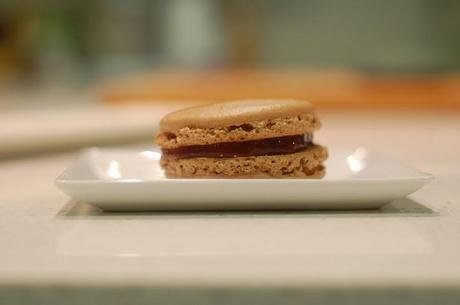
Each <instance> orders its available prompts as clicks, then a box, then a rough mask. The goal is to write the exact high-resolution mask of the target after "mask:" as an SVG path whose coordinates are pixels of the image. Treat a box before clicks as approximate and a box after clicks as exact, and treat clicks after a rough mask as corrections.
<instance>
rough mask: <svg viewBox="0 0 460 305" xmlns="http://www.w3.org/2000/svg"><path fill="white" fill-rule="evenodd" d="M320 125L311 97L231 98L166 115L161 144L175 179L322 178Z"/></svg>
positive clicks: (324, 151)
mask: <svg viewBox="0 0 460 305" xmlns="http://www.w3.org/2000/svg"><path fill="white" fill-rule="evenodd" d="M320 126H321V124H320V122H319V120H318V117H317V116H316V113H315V111H314V108H313V106H312V104H310V103H309V102H306V101H301V100H241V101H230V102H223V103H214V104H208V105H202V106H196V107H190V108H186V109H182V110H179V111H176V112H173V113H170V114H168V115H166V116H165V117H164V118H163V119H162V120H161V121H160V132H159V134H158V135H157V137H156V143H157V144H158V145H159V146H160V147H161V150H162V157H161V166H162V167H163V168H164V170H165V172H166V175H167V176H168V177H171V178H320V177H322V176H323V175H324V171H325V169H324V166H323V162H324V161H325V160H326V159H327V149H326V148H325V147H322V146H320V145H317V144H314V143H313V132H314V131H315V130H317V129H319V127H320Z"/></svg>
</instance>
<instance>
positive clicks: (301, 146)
mask: <svg viewBox="0 0 460 305" xmlns="http://www.w3.org/2000/svg"><path fill="white" fill-rule="evenodd" d="M312 140H313V134H311V133H307V134H305V135H295V136H286V137H277V138H269V139H262V140H252V141H244V142H225V143H216V144H209V145H191V146H183V147H178V148H172V149H163V150H162V152H163V157H164V158H167V159H185V158H197V157H207V158H232V157H248V156H262V155H281V154H292V153H295V152H299V151H302V150H305V149H307V148H308V147H309V146H311V145H312Z"/></svg>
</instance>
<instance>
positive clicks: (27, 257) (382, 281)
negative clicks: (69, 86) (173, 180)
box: [0, 113, 460, 305]
mask: <svg viewBox="0 0 460 305" xmlns="http://www.w3.org/2000/svg"><path fill="white" fill-rule="evenodd" d="M322 118H323V126H324V127H323V129H322V130H321V132H319V133H318V135H317V137H316V139H317V141H318V142H319V143H322V144H326V145H327V146H329V149H334V147H346V148H353V147H357V146H365V147H368V148H370V149H372V150H375V151H378V152H381V153H383V154H385V155H388V156H390V157H393V158H396V159H399V160H401V161H403V162H406V163H408V164H410V165H413V166H415V167H417V168H419V169H420V170H423V171H426V172H430V173H433V174H434V175H435V176H436V179H435V181H433V182H432V183H430V184H429V185H428V186H426V187H424V188H423V189H421V190H420V191H418V192H416V193H415V194H413V195H412V196H411V198H410V199H402V200H400V201H398V202H395V203H393V204H392V205H388V206H387V207H386V208H385V209H383V210H377V211H355V212H308V211H305V212H266V213H264V212H213V213H211V212H209V213H203V212H195V213H194V212H189V213H167V212H162V213H136V214H122V213H102V212H101V211H99V210H97V209H95V208H92V207H91V206H89V205H85V204H82V203H75V202H72V201H70V200H69V198H67V197H66V196H65V195H64V194H62V193H60V192H59V191H58V190H57V189H56V188H55V187H54V185H53V180H54V178H55V177H56V176H57V175H58V174H59V173H60V172H61V171H62V170H63V169H64V168H65V167H66V166H67V165H68V164H69V162H71V160H72V159H73V158H74V157H75V153H62V154H54V155H42V156H38V157H28V158H21V159H9V160H3V161H1V162H0V304H8V305H14V304H29V303H30V304H128V303H129V304H153V303H155V304H186V303H190V304H214V303H219V304H242V303H247V304H262V303H264V304H266V303H273V304H280V303H283V304H301V303H303V304H304V303H305V302H306V301H310V302H311V303H312V304H313V303H314V304H323V303H324V304H361V303H362V304H365V303H369V302H372V304H431V303H436V302H437V301H439V300H442V302H441V303H442V304H458V300H460V132H459V131H460V119H459V117H458V116H453V115H429V114H412V115H407V114H406V115H394V114H385V113H381V114H379V115H372V116H369V115H367V114H365V113H362V114H353V115H352V114H350V113H343V114H332V113H324V114H323V115H322Z"/></svg>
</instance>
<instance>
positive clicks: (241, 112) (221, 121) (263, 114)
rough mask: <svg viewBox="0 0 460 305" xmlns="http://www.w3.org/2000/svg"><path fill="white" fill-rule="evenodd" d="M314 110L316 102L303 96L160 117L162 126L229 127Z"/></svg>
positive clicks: (219, 105)
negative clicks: (310, 101)
mask: <svg viewBox="0 0 460 305" xmlns="http://www.w3.org/2000/svg"><path fill="white" fill-rule="evenodd" d="M313 112H314V108H313V105H312V104H311V103H309V102H307V101H302V100H239V101H231V102H222V103H214V104H207V105H200V106H195V107H189V108H185V109H182V110H179V111H176V112H172V113H170V114H168V115H166V116H165V117H164V118H163V119H162V120H161V121H160V130H161V131H162V132H164V131H171V132H173V131H176V130H178V129H181V128H184V127H189V128H216V127H226V126H231V125H241V124H245V123H248V122H253V121H259V120H269V119H274V118H280V117H290V116H296V115H301V114H305V113H313Z"/></svg>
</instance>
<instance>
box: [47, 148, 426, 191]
mask: <svg viewBox="0 0 460 305" xmlns="http://www.w3.org/2000/svg"><path fill="white" fill-rule="evenodd" d="M361 148H365V147H362V146H361ZM365 149H366V151H367V152H368V153H369V154H370V155H374V156H379V157H381V158H385V159H386V160H388V161H391V162H394V163H397V164H399V165H400V166H401V167H404V168H406V169H408V170H411V171H413V172H414V176H412V177H398V176H394V177H375V178H360V177H358V178H350V179H343V178H341V179H331V180H324V179H308V178H240V179H236V178H170V179H164V180H156V179H149V180H142V179H117V180H101V179H80V180H78V179H68V178H66V177H65V176H66V175H68V174H69V172H70V171H71V170H72V169H73V167H75V166H76V164H77V162H81V161H84V159H85V158H86V157H87V156H88V155H89V154H94V153H97V152H101V151H125V152H128V151H134V150H135V149H134V148H112V147H108V148H101V147H89V148H85V149H83V150H81V151H80V152H79V154H78V155H77V156H76V158H74V159H73V160H72V161H71V163H70V164H69V165H68V166H67V167H66V168H65V169H64V170H63V171H62V172H61V174H59V175H58V176H57V177H56V179H55V180H54V184H55V185H56V186H58V187H59V186H61V185H66V184H88V185H91V184H152V183H155V184H162V183H177V184H185V183H187V184H190V183H204V182H206V183H211V184H213V183H222V182H226V183H227V184H234V183H240V182H241V181H244V182H245V183H250V184H259V183H267V182H269V183H294V184H336V183H340V184H343V183H356V182H359V183H379V182H391V183H398V182H408V181H411V182H425V183H428V182H430V181H432V180H434V179H435V176H434V175H433V174H431V173H428V172H424V171H420V170H418V169H416V168H414V167H412V166H410V165H406V164H404V163H402V162H400V161H397V160H394V159H391V158H388V157H385V156H384V155H381V154H379V153H377V152H374V151H372V150H369V149H367V148H365ZM138 150H140V148H139V149H138ZM350 150H351V149H350Z"/></svg>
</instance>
